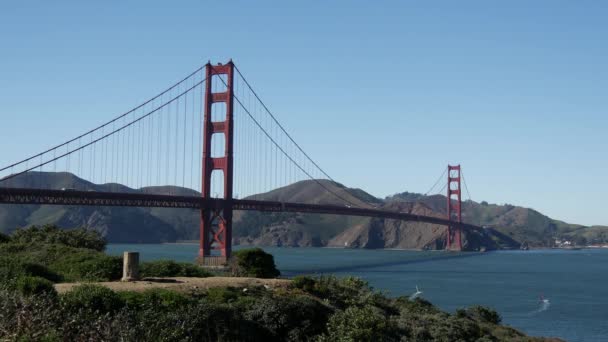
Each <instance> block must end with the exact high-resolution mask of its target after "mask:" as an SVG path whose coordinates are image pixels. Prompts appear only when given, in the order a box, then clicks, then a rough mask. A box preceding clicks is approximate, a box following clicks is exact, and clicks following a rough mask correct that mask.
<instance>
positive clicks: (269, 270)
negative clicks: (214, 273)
mask: <svg viewBox="0 0 608 342" xmlns="http://www.w3.org/2000/svg"><path fill="white" fill-rule="evenodd" d="M230 268H231V270H232V273H233V274H234V275H236V276H245V277H256V278H276V277H278V276H279V275H280V274H281V272H279V270H278V269H277V267H276V265H275V264H274V257H273V256H272V254H268V253H266V252H264V250H262V249H261V248H250V249H242V250H240V251H236V252H234V253H233V257H232V261H231V265H230Z"/></svg>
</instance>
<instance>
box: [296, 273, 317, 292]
mask: <svg viewBox="0 0 608 342" xmlns="http://www.w3.org/2000/svg"><path fill="white" fill-rule="evenodd" d="M316 284H317V281H316V280H315V279H313V278H312V277H310V276H303V275H299V276H295V277H293V279H292V280H291V286H292V287H294V288H297V289H300V290H303V291H305V292H308V293H313V291H314V290H315V285H316Z"/></svg>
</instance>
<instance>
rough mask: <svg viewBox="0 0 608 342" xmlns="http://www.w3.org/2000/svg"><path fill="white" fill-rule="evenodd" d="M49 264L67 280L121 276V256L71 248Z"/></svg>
mask: <svg viewBox="0 0 608 342" xmlns="http://www.w3.org/2000/svg"><path fill="white" fill-rule="evenodd" d="M49 266H50V268H51V269H53V270H55V271H57V272H58V273H61V274H63V275H64V276H65V278H66V280H68V281H110V280H118V279H120V278H121V276H122V258H121V257H117V256H109V255H106V254H103V253H90V252H88V251H79V250H71V251H69V252H67V253H66V254H65V255H63V256H59V257H58V258H57V259H55V260H53V261H52V262H51V264H50V265H49Z"/></svg>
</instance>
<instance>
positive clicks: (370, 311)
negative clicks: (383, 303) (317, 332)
mask: <svg viewBox="0 0 608 342" xmlns="http://www.w3.org/2000/svg"><path fill="white" fill-rule="evenodd" d="M402 335H403V334H402V333H401V331H400V330H399V328H398V327H397V325H396V324H395V323H394V322H393V321H391V320H389V319H387V317H385V316H383V315H381V314H380V313H379V312H378V311H377V310H376V309H374V308H373V307H369V306H365V307H362V308H358V307H349V308H347V309H346V310H344V311H339V312H337V313H336V314H334V315H333V316H331V317H330V319H329V322H328V323H327V334H325V335H322V336H320V338H319V339H318V340H319V341H332V342H338V341H344V342H346V341H348V342H350V341H399V340H400V336H402Z"/></svg>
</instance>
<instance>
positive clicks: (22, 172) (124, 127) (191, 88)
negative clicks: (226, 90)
mask: <svg viewBox="0 0 608 342" xmlns="http://www.w3.org/2000/svg"><path fill="white" fill-rule="evenodd" d="M203 82H205V80H202V81H200V82H198V83H196V84H195V85H193V86H192V87H190V88H188V89H187V90H186V91H184V92H182V93H181V94H179V95H177V96H175V97H174V98H172V99H171V100H169V101H168V102H166V103H164V104H162V105H160V106H159V107H157V108H155V109H154V110H152V111H151V112H149V113H147V114H145V115H143V116H140V117H139V118H137V119H134V120H133V121H131V122H129V123H127V124H124V125H123V126H122V127H119V128H118V129H116V130H114V131H112V132H110V133H108V134H105V135H102V136H101V137H99V138H97V139H95V140H91V141H90V142H89V143H87V144H85V145H82V146H80V147H78V148H77V149H74V150H71V151H69V152H66V153H64V154H62V155H60V156H58V157H57V156H55V157H54V158H53V159H50V160H48V161H46V162H44V163H41V164H39V165H36V166H34V167H29V168H26V170H24V171H21V172H18V173H14V174H10V175H8V176H6V177H4V178H0V182H4V181H6V180H9V179H12V178H15V177H17V176H20V175H22V174H25V173H27V172H30V171H33V170H35V169H37V168H39V167H42V166H44V165H47V164H50V163H53V162H56V161H57V160H59V159H61V158H63V157H65V156H68V155H70V154H72V153H74V152H77V151H80V150H82V149H84V148H86V147H88V146H91V145H94V144H95V143H97V142H99V141H100V140H103V139H105V138H107V137H109V136H111V135H113V134H115V133H118V132H121V131H123V130H124V129H126V128H129V127H130V126H131V125H133V124H135V123H137V122H139V121H141V120H143V119H144V118H147V117H148V116H150V115H152V114H154V113H156V112H157V111H159V110H161V109H162V108H164V107H165V106H168V105H169V104H171V103H173V102H175V101H177V100H178V99H180V98H181V97H182V96H184V95H185V94H186V93H188V92H190V91H191V90H193V89H194V88H196V87H198V86H199V85H201V84H202V83H203ZM63 145H65V144H63ZM63 145H62V146H63ZM50 151H53V150H52V149H51V150H50ZM27 160H29V159H27Z"/></svg>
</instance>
